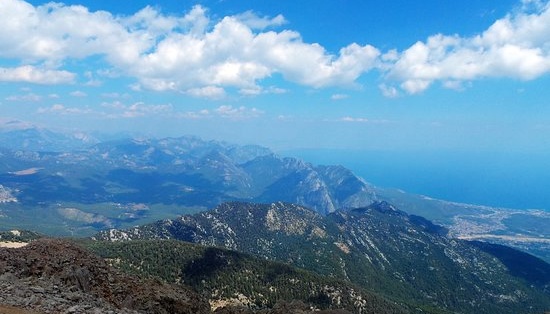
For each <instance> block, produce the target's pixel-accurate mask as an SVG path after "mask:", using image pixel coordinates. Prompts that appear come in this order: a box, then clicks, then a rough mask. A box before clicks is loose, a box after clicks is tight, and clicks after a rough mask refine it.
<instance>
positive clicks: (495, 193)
mask: <svg viewBox="0 0 550 314" xmlns="http://www.w3.org/2000/svg"><path fill="white" fill-rule="evenodd" d="M280 154H281V155H283V156H292V157H297V158H300V159H303V160H305V161H307V162H310V163H312V164H315V165H342V166H344V167H346V168H348V169H351V170H352V171H353V172H354V173H355V174H356V175H358V176H360V177H362V178H363V179H364V180H366V181H367V182H370V183H372V184H374V185H376V186H379V187H384V188H397V189H401V190H403V191H405V192H409V193H415V194H422V195H426V196H429V197H433V198H438V199H443V200H447V201H454V202H461V203H469V204H477V205H487V206H494V207H503V208H513V209H541V210H546V211H550V153H527V152H515V153H502V152H468V153H464V152H449V151H446V152H440V151H436V152H395V151H369V150H342V149H294V150H287V151H282V152H280Z"/></svg>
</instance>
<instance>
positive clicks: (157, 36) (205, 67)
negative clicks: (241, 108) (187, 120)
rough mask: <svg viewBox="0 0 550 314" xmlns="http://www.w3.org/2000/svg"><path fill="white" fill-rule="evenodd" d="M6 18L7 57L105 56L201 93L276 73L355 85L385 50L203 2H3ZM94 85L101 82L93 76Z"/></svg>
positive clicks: (2, 38) (48, 63)
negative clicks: (118, 7) (210, 8)
mask: <svg viewBox="0 0 550 314" xmlns="http://www.w3.org/2000/svg"><path fill="white" fill-rule="evenodd" d="M0 16H2V17H3V18H2V19H0V29H3V30H5V31H3V32H0V57H4V58H16V59H21V60H25V62H27V63H29V64H41V65H43V66H45V67H47V68H49V69H56V68H60V67H62V65H63V63H64V61H65V60H67V59H85V58H88V57H91V56H103V57H104V60H106V61H107V62H108V63H109V65H110V66H112V67H113V70H114V71H115V72H117V71H119V72H121V73H123V74H125V75H127V76H131V77H134V78H135V79H136V80H137V81H138V83H139V86H136V88H140V87H143V88H147V89H151V90H156V91H180V92H187V93H190V94H192V95H197V96H200V97H202V96H203V95H204V96H205V97H211V95H212V92H214V94H215V95H216V97H219V95H220V94H221V92H220V91H221V89H225V88H227V87H235V88H237V89H239V90H241V91H242V92H243V93H249V92H250V91H252V90H255V89H256V90H257V89H258V88H260V87H259V86H258V85H259V84H260V82H261V80H262V79H265V78H268V77H270V76H271V75H273V74H274V73H279V74H281V75H282V76H283V77H285V78H286V79H287V80H290V81H292V82H295V83H298V84H302V85H306V86H312V87H316V88H320V87H325V86H333V85H351V84H353V83H354V82H355V80H356V79H357V78H358V77H359V76H360V75H361V74H362V73H364V72H366V71H369V70H371V69H372V68H373V67H374V66H375V64H376V62H377V59H378V56H379V54H380V53H379V52H378V50H377V49H375V48H374V47H372V46H368V45H367V46H359V45H357V44H351V45H349V46H347V47H344V48H342V49H341V50H340V52H339V54H338V55H332V54H329V53H328V52H327V51H326V50H325V49H324V48H323V47H322V46H320V45H319V44H308V43H304V42H303V41H302V39H301V37H300V35H299V34H298V33H296V32H293V31H286V30H285V31H281V32H276V31H273V30H271V31H264V29H266V28H270V27H277V26H280V25H282V24H284V23H286V20H285V18H284V17H283V16H282V15H278V16H275V17H273V18H270V17H260V16H257V15H256V14H255V13H253V12H251V11H248V12H245V13H242V14H239V15H235V16H227V17H224V18H222V19H221V20H218V21H216V20H211V19H210V18H209V17H208V16H207V11H206V9H204V8H203V7H201V6H195V7H193V8H192V9H191V11H189V12H188V13H187V14H185V15H184V16H182V17H179V16H167V15H164V14H162V13H160V12H159V11H158V10H157V9H155V8H152V7H146V8H144V9H143V10H141V11H139V12H137V13H135V14H134V15H131V16H127V17H120V16H113V15H112V14H111V13H109V12H105V11H97V12H90V11H89V10H88V9H87V8H85V7H83V6H67V5H63V4H60V3H49V4H45V5H42V6H36V7H34V6H33V5H31V4H29V3H27V2H25V1H22V0H3V1H1V2H0ZM113 70H110V71H113ZM52 71H53V70H52ZM53 74H56V76H57V77H58V79H57V80H55V79H54V80H53V81H54V82H58V83H62V82H69V81H72V80H73V79H74V76H73V75H70V73H68V72H64V71H55V72H49V75H48V76H49V77H48V79H50V80H48V81H51V79H52V77H51V76H53ZM4 76H6V75H4ZM59 77H60V78H59ZM4 80H8V79H6V78H4ZM12 80H14V79H12ZM27 81H32V82H42V83H44V82H45V81H47V80H45V79H42V80H39V79H34V80H32V79H30V78H27ZM88 83H89V84H92V85H98V84H100V83H101V82H100V81H97V80H95V79H92V78H90V77H89V76H88Z"/></svg>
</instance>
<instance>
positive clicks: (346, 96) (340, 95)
mask: <svg viewBox="0 0 550 314" xmlns="http://www.w3.org/2000/svg"><path fill="white" fill-rule="evenodd" d="M348 97H349V95H347V94H334V95H332V96H330V99H332V100H342V99H346V98H348Z"/></svg>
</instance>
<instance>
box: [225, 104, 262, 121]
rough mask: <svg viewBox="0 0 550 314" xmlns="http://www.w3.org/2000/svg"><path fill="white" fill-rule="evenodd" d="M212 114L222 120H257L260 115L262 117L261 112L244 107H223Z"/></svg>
mask: <svg viewBox="0 0 550 314" xmlns="http://www.w3.org/2000/svg"><path fill="white" fill-rule="evenodd" d="M214 112H215V113H216V114H217V115H218V116H220V117H222V118H228V119H232V120H243V119H250V118H257V117H259V116H261V115H263V113H264V112H263V111H261V110H258V109H256V108H250V109H249V108H247V107H244V106H241V107H238V108H236V107H233V106H228V105H223V106H220V107H218V108H216V109H215V110H214Z"/></svg>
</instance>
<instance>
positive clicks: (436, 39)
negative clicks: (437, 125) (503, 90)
mask: <svg viewBox="0 0 550 314" xmlns="http://www.w3.org/2000/svg"><path fill="white" fill-rule="evenodd" d="M528 2H529V3H530V4H531V5H530V7H535V8H537V9H538V10H537V11H536V12H533V13H528V12H526V11H519V12H516V13H514V14H510V15H508V16H506V17H504V18H502V19H500V20H498V21H496V22H495V23H493V25H491V27H489V28H488V29H487V30H486V31H484V32H483V33H481V34H480V35H477V36H473V37H469V38H462V37H459V36H444V35H441V34H438V35H434V36H431V37H429V38H428V40H427V41H426V42H417V43H416V44H414V45H413V46H411V47H410V48H408V49H406V50H405V51H403V52H401V53H400V54H399V55H398V58H397V59H396V61H395V62H394V63H391V62H390V64H389V66H388V64H386V66H387V67H388V68H389V71H388V73H387V77H388V78H390V79H394V80H398V81H401V82H402V83H401V84H400V86H401V88H402V89H404V90H405V91H407V92H408V93H411V94H414V93H419V92H422V91H423V90H425V89H427V88H428V87H429V86H430V85H432V83H433V82H435V81H442V82H443V84H444V86H445V87H453V86H454V87H457V86H460V82H463V81H471V80H476V79H480V78H487V77H489V78H490V77H508V78H515V79H520V80H531V79H535V78H537V77H539V76H541V75H543V74H546V73H548V72H550V3H546V4H544V5H541V3H540V2H538V1H524V4H527V3H528ZM533 4H536V5H533ZM392 58H395V57H394V56H391V57H388V58H387V59H389V60H392ZM450 82H452V83H450Z"/></svg>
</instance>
